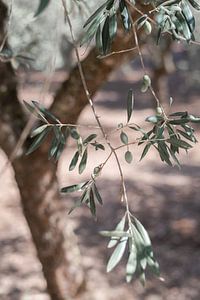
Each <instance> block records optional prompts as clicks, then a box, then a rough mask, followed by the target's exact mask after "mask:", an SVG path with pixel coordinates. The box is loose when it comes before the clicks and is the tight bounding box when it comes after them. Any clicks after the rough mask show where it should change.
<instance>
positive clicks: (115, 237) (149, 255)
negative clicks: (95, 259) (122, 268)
mask: <svg viewBox="0 0 200 300" xmlns="http://www.w3.org/2000/svg"><path fill="white" fill-rule="evenodd" d="M100 233H101V235H103V236H105V237H110V241H109V243H108V248H113V247H115V249H114V251H113V252H112V254H111V256H110V258H109V260H108V264H107V272H110V271H112V270H113V269H114V268H115V267H116V266H117V265H118V263H119V262H120V261H121V259H122V257H123V256H124V255H125V256H127V253H126V251H125V250H126V247H128V259H127V264H126V281H127V282H130V281H131V280H132V278H133V276H134V274H136V276H138V277H139V279H140V281H141V282H142V284H144V283H145V277H146V275H145V272H146V270H147V267H148V268H149V270H150V271H151V272H153V273H154V274H155V275H156V276H159V274H160V271H159V265H158V263H157V261H156V260H155V259H154V255H153V250H152V245H151V240H150V238H149V235H148V233H147V231H146V229H145V228H144V226H143V225H142V224H141V223H140V222H139V221H138V220H137V219H136V218H135V217H133V216H131V217H130V215H127V214H125V215H124V216H123V218H122V219H121V220H120V222H119V223H118V224H117V226H116V228H115V229H114V231H101V232H100Z"/></svg>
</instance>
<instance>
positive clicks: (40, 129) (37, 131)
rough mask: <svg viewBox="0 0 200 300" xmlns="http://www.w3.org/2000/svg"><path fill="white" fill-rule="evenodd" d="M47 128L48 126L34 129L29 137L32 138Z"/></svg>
mask: <svg viewBox="0 0 200 300" xmlns="http://www.w3.org/2000/svg"><path fill="white" fill-rule="evenodd" d="M47 127H48V125H42V126H40V127H38V128H36V129H34V130H33V131H32V132H31V135H30V136H31V137H34V136H36V135H38V134H40V133H41V132H42V131H44V130H45V129H46V128H47Z"/></svg>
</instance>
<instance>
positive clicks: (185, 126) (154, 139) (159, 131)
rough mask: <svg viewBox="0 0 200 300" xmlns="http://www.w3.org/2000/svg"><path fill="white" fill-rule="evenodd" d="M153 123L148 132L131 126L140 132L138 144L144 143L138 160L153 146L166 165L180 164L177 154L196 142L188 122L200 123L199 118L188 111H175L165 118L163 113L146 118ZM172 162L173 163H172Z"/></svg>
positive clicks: (192, 129)
mask: <svg viewBox="0 0 200 300" xmlns="http://www.w3.org/2000/svg"><path fill="white" fill-rule="evenodd" d="M146 121H147V122H150V123H151V124H152V125H153V128H152V129H151V130H149V131H148V132H146V131H144V130H143V129H141V128H140V127H139V126H134V127H133V126H132V127H131V128H132V129H134V130H137V131H140V132H141V133H142V135H143V136H142V138H141V139H140V141H139V142H138V145H143V144H145V147H144V149H143V152H142V155H141V158H140V160H142V159H143V158H144V157H145V155H146V154H147V153H148V151H149V149H150V148H151V147H152V146H153V147H154V148H155V149H156V150H157V151H158V153H159V156H160V158H161V160H162V161H163V162H166V163H167V164H168V165H170V166H172V165H173V163H174V164H175V165H178V166H180V163H179V160H178V158H177V155H178V154H179V153H180V150H181V149H183V150H185V151H186V152H187V151H188V150H189V149H191V148H192V144H195V143H196V142H197V139H196V137H195V135H194V128H193V127H192V126H191V124H190V123H200V118H198V117H195V116H193V115H190V114H188V112H175V113H172V114H170V115H169V118H166V117H165V116H164V115H162V114H161V115H158V114H157V115H154V116H150V117H148V118H146ZM172 162H173V163H172Z"/></svg>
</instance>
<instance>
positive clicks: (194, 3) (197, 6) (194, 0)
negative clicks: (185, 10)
mask: <svg viewBox="0 0 200 300" xmlns="http://www.w3.org/2000/svg"><path fill="white" fill-rule="evenodd" d="M188 1H189V2H190V4H191V5H192V6H193V7H194V8H195V9H196V10H200V4H199V3H198V1H197V0H188Z"/></svg>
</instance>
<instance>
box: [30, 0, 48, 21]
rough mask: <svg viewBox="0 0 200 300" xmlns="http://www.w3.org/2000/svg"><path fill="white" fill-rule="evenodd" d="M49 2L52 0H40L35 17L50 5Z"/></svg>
mask: <svg viewBox="0 0 200 300" xmlns="http://www.w3.org/2000/svg"><path fill="white" fill-rule="evenodd" d="M49 3H50V0H40V3H39V6H38V9H37V11H36V13H35V15H34V17H37V16H39V15H40V14H41V13H42V12H43V11H44V10H45V8H46V7H47V6H48V4H49Z"/></svg>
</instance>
